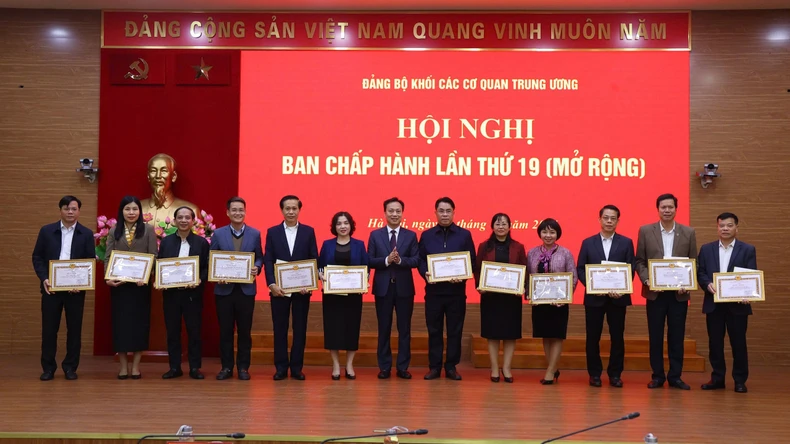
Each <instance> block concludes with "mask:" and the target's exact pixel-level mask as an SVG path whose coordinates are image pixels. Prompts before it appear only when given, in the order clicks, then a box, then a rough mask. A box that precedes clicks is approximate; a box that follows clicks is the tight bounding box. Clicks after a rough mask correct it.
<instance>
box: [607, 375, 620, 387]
mask: <svg viewBox="0 0 790 444" xmlns="http://www.w3.org/2000/svg"><path fill="white" fill-rule="evenodd" d="M609 385H611V386H612V387H615V388H623V380H622V379H620V378H618V377H617V376H614V377H611V378H609Z"/></svg>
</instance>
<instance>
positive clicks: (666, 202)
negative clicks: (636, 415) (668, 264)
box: [635, 194, 697, 390]
mask: <svg viewBox="0 0 790 444" xmlns="http://www.w3.org/2000/svg"><path fill="white" fill-rule="evenodd" d="M677 204H678V199H677V198H676V197H675V196H673V195H672V194H662V195H660V196H658V198H657V199H656V209H657V210H658V216H659V221H658V222H656V223H653V224H649V225H643V226H642V227H640V228H639V238H638V239H637V242H636V258H635V264H636V272H637V274H639V279H640V280H641V281H642V297H644V298H645V299H647V307H646V309H647V330H648V334H649V336H650V367H651V368H652V369H653V376H652V378H653V379H652V380H651V381H650V383H648V385H647V388H651V389H654V388H660V387H663V386H664V382H665V381H669V385H670V387H675V388H678V389H681V390H690V389H691V387H689V385H688V384H686V383H685V382H683V380H682V379H680V376H681V373H682V372H683V351H684V350H683V341H684V337H685V334H686V314H687V313H688V301H689V299H690V296H689V292H688V291H687V290H684V289H681V290H664V291H653V290H650V286H651V280H650V270H649V269H648V266H649V262H648V261H649V260H650V259H664V258H668V257H672V258H685V259H696V258H697V235H696V232H695V231H694V229H693V228H691V227H687V226H685V225H681V224H679V223H677V222H675V214H676V213H677ZM654 284H657V285H658V284H663V283H660V282H655V283H654ZM665 322H666V325H667V348H668V350H667V351H668V353H667V354H668V355H669V373H666V374H665V373H664V323H665Z"/></svg>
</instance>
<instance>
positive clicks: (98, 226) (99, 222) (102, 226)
mask: <svg viewBox="0 0 790 444" xmlns="http://www.w3.org/2000/svg"><path fill="white" fill-rule="evenodd" d="M105 226H106V225H105V223H104V222H102V221H101V220H97V221H96V228H98V229H100V230H101V229H102V228H104V227H105Z"/></svg>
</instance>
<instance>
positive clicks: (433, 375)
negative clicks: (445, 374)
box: [422, 370, 442, 381]
mask: <svg viewBox="0 0 790 444" xmlns="http://www.w3.org/2000/svg"><path fill="white" fill-rule="evenodd" d="M439 376H442V372H441V371H440V370H431V371H429V372H428V373H426V374H425V376H423V378H422V379H425V380H428V381H430V380H431V379H436V378H438V377H439Z"/></svg>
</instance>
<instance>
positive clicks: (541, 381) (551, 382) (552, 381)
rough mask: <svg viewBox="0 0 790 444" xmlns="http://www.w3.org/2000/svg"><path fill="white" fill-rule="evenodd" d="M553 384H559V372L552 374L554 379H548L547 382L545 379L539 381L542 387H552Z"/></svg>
mask: <svg viewBox="0 0 790 444" xmlns="http://www.w3.org/2000/svg"><path fill="white" fill-rule="evenodd" d="M554 382H557V383H559V382H560V371H559V370H557V371H555V372H554V377H553V378H551V379H548V380H547V379H541V380H540V383H541V384H543V385H552V384H554Z"/></svg>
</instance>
